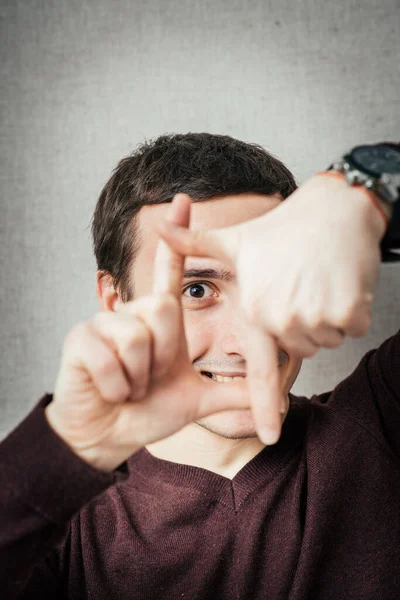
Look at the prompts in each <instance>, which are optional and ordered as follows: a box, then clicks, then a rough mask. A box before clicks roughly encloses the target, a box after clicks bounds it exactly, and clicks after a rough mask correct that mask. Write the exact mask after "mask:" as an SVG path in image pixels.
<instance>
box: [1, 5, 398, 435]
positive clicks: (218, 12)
mask: <svg viewBox="0 0 400 600" xmlns="http://www.w3.org/2000/svg"><path fill="white" fill-rule="evenodd" d="M0 15H1V16H0V19H1V21H0V27H1V30H0V56H1V59H2V60H1V71H0V85H1V90H0V107H1V113H2V114H1V130H0V135H1V137H0V144H1V149H0V152H1V154H0V155H1V172H0V177H1V181H0V186H1V216H0V236H1V237H0V243H1V256H0V261H1V264H0V266H1V277H2V285H1V287H0V310H1V324H0V335H1V348H0V353H1V355H0V386H1V388H0V389H1V400H0V415H1V419H0V421H1V422H0V434H4V433H6V432H7V431H8V430H9V429H10V428H11V427H12V426H13V425H14V424H15V423H16V422H17V421H18V420H19V419H20V418H21V417H22V416H23V415H24V414H25V413H26V412H27V410H28V409H29V408H30V407H31V406H32V405H33V404H34V403H35V402H36V401H37V399H38V398H39V396H40V395H41V394H42V393H43V392H45V391H51V390H52V389H53V385H54V379H55V375H56V372H57V365H58V361H59V352H60V347H61V344H62V340H63V338H64V336H65V334H66V333H67V331H68V330H69V329H70V327H71V326H72V325H73V324H74V323H75V322H77V321H80V320H82V319H85V318H88V317H89V316H90V315H91V314H92V313H93V312H94V311H95V310H96V309H97V299H96V295H95V263H94V260H93V258H92V254H91V247H90V238H89V221H90V217H91V213H92V211H93V208H94V205H95V202H96V199H97V196H98V193H99V191H100V189H101V187H102V185H103V183H104V182H105V180H106V179H107V178H108V176H109V173H110V171H111V169H112V168H113V167H114V165H115V164H116V162H117V160H118V159H119V158H121V157H122V156H124V155H125V154H127V153H128V152H130V151H131V150H132V149H133V148H134V146H135V145H136V144H137V143H138V142H139V141H142V140H143V139H144V138H146V137H149V136H156V135H158V134H161V133H164V132H186V131H189V130H191V131H204V130H206V131H210V132H217V133H228V134H231V135H234V136H236V137H239V138H242V139H244V140H248V141H255V142H258V143H260V144H263V145H264V146H266V147H267V148H269V149H270V150H272V151H273V152H274V153H275V154H277V155H278V156H280V157H281V158H282V159H283V160H285V161H286V163H287V164H288V166H289V167H291V168H292V170H293V171H294V172H295V174H296V176H297V177H298V179H299V180H300V181H301V180H303V179H304V178H305V177H307V176H309V175H310V174H311V173H313V172H315V171H317V170H320V169H322V168H324V167H325V166H326V165H327V164H329V163H330V161H331V160H332V158H334V157H336V156H338V155H339V154H340V153H341V152H342V151H344V150H346V149H348V148H349V147H351V146H352V145H354V144H356V143H358V142H368V141H378V140H381V139H399V138H400V124H399V108H400V106H399V91H400V90H399V81H400V80H399V64H400V45H399V44H400V42H399V39H400V38H399V31H400V5H399V2H398V0H346V2H344V0H341V1H337V2H334V3H332V2H329V3H328V2H323V1H321V0H297V1H296V2H295V1H294V0H292V1H290V0H280V1H279V2H273V1H272V0H247V1H246V2H243V1H242V0H240V1H239V0H198V1H197V2H193V1H190V0H179V1H177V0H175V1H174V2H172V1H170V2H168V1H166V0H147V1H146V2H139V1H136V2H135V1H131V0H70V1H68V2H62V1H61V0H58V1H57V0H46V1H44V0H41V1H40V0H36V1H34V0H32V1H29V0H27V1H25V2H24V1H17V0H9V1H6V0H0ZM327 243H329V238H328V234H327ZM399 297H400V267H398V266H396V265H387V266H385V267H383V268H382V273H381V280H380V285H379V291H378V295H377V298H376V302H375V306H374V322H373V326H372V327H371V330H370V332H369V333H368V335H367V336H366V337H365V338H363V339H361V340H359V339H358V340H351V339H349V340H347V342H346V343H345V345H344V346H343V347H342V348H340V349H339V350H336V351H321V352H320V353H319V354H318V355H317V356H316V357H315V358H313V359H312V360H308V361H306V362H305V364H304V367H303V371H302V374H301V375H300V377H299V379H298V382H297V383H296V386H295V388H294V391H295V392H297V393H305V394H311V393H313V392H318V391H323V390H328V389H330V388H331V387H332V386H333V385H335V383H337V382H338V381H339V380H340V379H342V378H343V377H344V376H346V375H347V374H348V373H349V372H350V371H351V370H352V368H353V367H354V366H355V364H356V363H357V362H358V360H359V358H360V357H361V356H362V354H363V353H364V352H365V351H366V350H368V349H370V348H373V347H375V346H376V345H377V344H379V343H380V342H381V341H383V340H384V339H385V338H386V337H388V336H389V335H391V334H392V333H394V332H395V331H396V329H398V327H399V312H400V311H399V308H398V298H399Z"/></svg>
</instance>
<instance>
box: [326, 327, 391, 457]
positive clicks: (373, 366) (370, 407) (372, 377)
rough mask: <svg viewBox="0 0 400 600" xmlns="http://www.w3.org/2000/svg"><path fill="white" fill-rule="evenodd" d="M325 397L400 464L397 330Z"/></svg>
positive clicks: (369, 353)
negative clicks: (367, 432)
mask: <svg viewBox="0 0 400 600" xmlns="http://www.w3.org/2000/svg"><path fill="white" fill-rule="evenodd" d="M323 396H326V399H327V400H328V404H330V405H331V406H332V407H336V408H337V409H339V410H340V411H341V412H343V413H346V414H347V415H348V416H350V417H351V418H352V419H353V420H354V421H355V422H357V423H358V424H359V425H360V426H361V427H363V428H364V429H365V430H367V431H369V433H370V434H371V435H372V436H373V437H374V438H375V440H376V441H377V442H378V443H380V444H381V445H384V446H385V447H386V448H387V449H388V450H389V452H390V453H391V455H392V456H393V457H394V458H395V460H396V461H400V330H399V331H398V332H397V333H396V334H395V335H393V336H392V337H390V338H388V339H387V340H386V341H384V342H383V343H382V344H381V345H380V346H379V347H378V348H377V349H374V350H370V351H369V352H367V354H365V356H364V357H363V358H362V359H361V361H360V363H359V365H358V366H357V367H356V369H355V370H354V372H353V373H352V374H351V375H350V376H349V377H347V378H346V379H345V380H344V381H342V382H341V383H340V384H339V385H338V386H337V387H336V388H335V389H334V390H333V392H331V393H329V394H326V395H322V397H323Z"/></svg>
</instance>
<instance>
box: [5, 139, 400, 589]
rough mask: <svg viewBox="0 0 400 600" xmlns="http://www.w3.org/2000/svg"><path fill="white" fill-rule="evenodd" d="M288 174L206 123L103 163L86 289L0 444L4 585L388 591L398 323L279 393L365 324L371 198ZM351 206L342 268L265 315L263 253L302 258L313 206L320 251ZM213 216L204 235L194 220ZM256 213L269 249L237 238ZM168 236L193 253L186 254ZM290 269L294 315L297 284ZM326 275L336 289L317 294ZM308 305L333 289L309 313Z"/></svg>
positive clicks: (336, 241)
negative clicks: (317, 386)
mask: <svg viewBox="0 0 400 600" xmlns="http://www.w3.org/2000/svg"><path fill="white" fill-rule="evenodd" d="M328 181H329V183H328ZM294 189H295V183H294V180H293V178H292V176H291V175H290V173H289V172H288V171H287V169H286V168H285V167H284V166H283V165H282V164H281V163H280V162H279V161H277V160H276V159H274V158H273V157H271V156H270V155H268V154H267V153H266V152H265V151H263V150H262V149H260V148H258V147H255V146H251V145H248V144H244V143H242V142H238V141H237V140H232V139H231V138H228V137H225V136H211V135H208V134H188V135H186V136H185V135H180V136H170V137H163V138H159V139H158V140H156V141H155V142H154V143H151V144H145V145H144V146H143V147H141V148H140V149H139V150H138V151H137V152H136V153H134V155H133V156H132V157H128V158H127V159H124V161H122V162H121V163H120V165H119V166H118V168H117V170H116V172H115V173H114V175H113V176H112V178H111V180H110V181H109V182H108V184H107V185H106V187H105V189H104V190H103V193H102V195H101V196H100V199H99V202H98V205H97V207H96V212H95V217H94V221H93V233H94V245H95V253H96V257H97V261H98V267H99V274H98V294H99V298H100V303H101V308H102V309H103V310H102V312H101V313H98V314H97V315H95V317H94V318H93V319H91V320H90V321H89V322H87V323H82V324H80V325H78V326H77V327H75V328H74V329H73V330H72V331H71V333H70V334H69V335H68V336H67V339H66V342H65V345H64V351H63V357H62V361H61V366H60V371H59V376H58V379H57V382H56V386H55V392H54V396H53V397H51V396H46V397H45V398H44V399H43V400H42V401H41V403H40V404H39V405H38V406H37V407H36V408H35V409H34V411H33V412H32V413H31V415H29V416H28V417H27V418H26V419H25V421H24V422H23V423H21V425H20V426H19V427H18V428H17V429H16V430H15V431H14V432H13V433H12V434H11V435H10V436H9V437H8V438H7V439H6V440H5V441H4V442H3V443H2V444H1V451H2V465H3V480H2V490H3V491H2V494H1V496H0V497H1V501H2V506H3V509H2V518H3V519H4V523H2V527H1V534H0V542H1V548H2V552H3V554H2V556H1V558H2V561H1V564H2V571H3V572H2V579H3V581H4V587H3V589H4V590H6V594H7V595H6V597H10V598H12V597H16V598H36V597H37V598H39V597H40V598H54V597H67V598H74V599H79V598H88V597H89V598H90V597H93V598H99V599H102V598H131V597H132V598H138V599H141V598H143V599H145V598H166V599H168V598H179V597H185V598H197V599H200V598H201V599H203V598H210V599H211V598H213V599H214V598H227V599H228V598H229V599H230V598H255V599H257V598H266V597H268V598H277V599H278V598H279V599H281V598H282V599H284V598H285V599H287V598H290V599H291V600H297V599H300V598H323V599H330V598H332V599H333V598H335V599H337V598H341V597H342V598H349V597H355V598H376V599H379V598H382V599H383V598H385V600H388V599H390V598H395V597H397V595H398V584H397V583H396V580H398V578H399V576H400V545H399V541H400V517H399V514H398V512H399V511H398V505H399V500H400V481H399V477H398V475H399V474H398V469H399V466H398V465H399V454H400V446H399V442H398V437H399V436H398V431H399V426H400V423H399V420H400V413H399V405H398V402H399V397H400V381H399V376H398V365H399V356H400V340H399V334H397V335H396V336H394V337H393V338H390V339H389V340H387V341H386V342H385V343H384V344H383V345H382V346H381V347H380V348H379V350H377V351H371V352H370V353H368V354H367V355H366V356H365V357H364V359H363V360H362V361H361V363H360V365H359V366H358V367H357V369H356V370H355V372H354V373H353V374H352V375H351V376H350V377H349V378H347V379H346V380H345V381H344V382H342V383H341V384H340V385H339V386H338V387H337V388H335V390H334V391H333V392H329V393H326V394H322V395H320V396H314V397H313V398H312V399H311V400H308V399H306V398H301V397H295V396H293V395H292V394H290V388H291V386H292V385H293V382H294V381H295V378H296V376H297V374H298V372H299V369H300V366H301V356H312V355H313V354H314V353H315V351H316V348H317V347H318V346H320V345H323V346H326V347H332V348H334V347H337V346H338V345H340V343H342V340H343V335H344V334H347V335H362V334H363V333H364V332H365V331H366V329H367V328H368V325H369V321H368V316H369V306H370V303H371V296H372V294H373V291H374V287H375V285H376V279H377V273H378V268H377V267H378V262H379V244H380V242H381V240H382V238H383V236H384V234H385V227H386V226H385V220H384V219H385V218H387V219H389V218H390V216H391V208H390V207H388V206H387V205H386V204H385V202H380V200H379V205H378V209H379V210H377V209H376V206H373V204H372V202H370V201H369V199H368V198H366V196H365V194H364V192H363V191H362V190H360V189H356V188H354V189H352V188H350V187H349V186H348V185H347V184H346V183H345V182H343V181H337V180H333V179H329V178H327V177H326V178H323V177H322V176H319V177H316V178H314V179H313V180H311V183H308V184H305V186H304V187H303V188H301V189H300V190H299V191H298V192H296V193H294V194H293V193H292V192H293V191H294ZM304 189H305V190H306V192H303V194H302V195H301V194H300V192H301V191H302V190H304ZM182 192H183V194H181V193H182ZM332 192H333V193H334V196H335V199H336V201H337V203H336V205H335V206H336V207H335V206H331V211H330V213H329V215H328V214H326V208H327V205H328V204H327V203H328V201H330V200H331V197H330V194H331V193H332ZM176 194H178V196H177V197H176V199H175V200H174V202H173V204H172V206H171V207H170V206H168V205H167V203H168V202H170V200H171V199H172V197H174V196H175V195H176ZM185 194H188V195H189V196H190V197H191V198H192V201H193V202H192V204H190V202H188V196H186V195H185ZM296 194H298V195H297V196H296ZM324 194H325V195H326V198H325V199H321V195H322V196H323V195H324ZM288 196H290V198H289V199H288V200H285V201H284V202H282V200H283V199H284V198H287V197H288ZM306 197H307V201H305V198H306ZM349 198H351V201H350V202H349V201H348V200H349ZM318 201H319V202H318ZM286 207H287V208H286ZM307 211H308V212H307ZM319 211H320V212H319ZM379 212H380V213H381V214H379ZM304 214H306V215H307V217H308V221H309V222H310V223H311V225H310V231H309V232H307V231H306V230H304V229H303V230H302V229H301V228H300V232H298V230H299V223H304V222H305V219H304ZM311 215H312V216H311ZM165 216H168V218H169V219H170V220H171V221H172V223H175V224H176V225H180V226H183V227H187V226H188V225H189V217H191V223H190V225H191V228H192V229H195V230H196V229H197V230H198V233H197V236H196V237H195V238H194V240H193V236H192V237H191V238H188V237H185V235H184V234H185V233H187V232H185V231H183V232H182V231H181V230H178V231H177V230H176V229H175V230H174V228H173V227H172V226H171V227H170V228H168V227H164V229H160V227H159V224H160V222H161V221H162V220H163V218H164V217H165ZM382 216H383V217H384V218H382ZM291 218H292V221H291ZM296 218H297V222H296ZM249 220H252V221H250V222H249V223H246V224H243V225H239V224H241V223H243V222H245V221H249ZM293 220H294V221H295V222H293ZM349 220H350V221H351V223H352V232H353V238H354V239H352V240H351V241H352V243H353V244H354V247H355V249H356V250H357V252H356V256H357V260H356V261H355V262H354V263H353V275H356V278H355V279H356V281H355V283H353V282H352V280H351V279H347V280H346V278H344V280H340V278H339V279H337V280H336V285H335V286H334V288H333V290H332V289H331V290H329V293H328V294H327V296H326V298H325V299H323V298H322V296H321V295H320V289H321V283H320V281H319V278H318V277H317V278H316V279H315V280H314V279H311V281H309V282H308V286H306V287H307V292H308V293H310V290H311V289H314V290H315V289H316V290H317V292H318V294H316V295H317V296H318V299H317V300H318V301H317V300H315V298H312V296H311V299H312V300H313V302H312V308H313V310H312V311H311V312H310V313H309V314H308V317H307V319H308V320H307V319H306V320H305V324H304V323H303V324H301V325H300V326H299V325H298V324H294V326H293V323H289V325H283V326H282V322H285V320H286V321H287V319H286V317H287V313H283V316H282V313H281V315H278V316H277V318H276V319H275V318H272V317H270V321H271V322H269V320H268V314H264V312H263V311H264V301H263V299H261V300H260V298H259V297H258V298H257V294H255V293H254V289H256V288H257V289H258V290H262V291H263V292H264V291H265V290H268V285H270V282H271V280H272V281H273V279H274V277H276V275H277V273H279V276H280V280H281V281H280V287H281V288H285V284H286V282H287V281H289V283H290V284H291V285H292V284H293V281H296V278H294V277H293V275H294V274H295V273H296V272H297V271H298V265H299V264H300V263H301V259H303V262H304V260H305V258H307V259H309V258H310V256H312V252H311V253H310V251H311V250H313V252H314V255H313V256H314V262H315V263H316V264H317V265H319V266H320V265H321V260H320V257H319V255H316V254H315V250H316V248H318V246H317V245H315V243H316V241H318V236H320V239H321V240H323V239H324V237H326V232H324V231H322V233H318V231H317V232H316V230H317V229H321V230H323V229H324V223H325V222H328V223H329V231H330V234H331V241H332V243H331V246H330V247H329V249H327V250H325V252H324V253H322V252H321V254H324V255H325V260H326V259H327V257H328V260H329V259H331V258H332V256H333V257H337V256H338V255H339V256H340V251H341V247H342V245H343V243H344V242H343V240H341V239H340V237H341V236H340V234H339V232H340V231H342V229H343V228H344V230H345V231H346V235H345V238H344V241H345V242H346V243H348V239H349V237H350V236H349V235H348V231H349V230H348V229H346V228H348V227H349V226H348V223H349ZM315 223H318V224H319V225H320V227H319V228H316V227H315ZM260 224H261V225H260ZM230 226H235V227H232V230H229V227H230ZM211 227H221V228H223V230H222V231H223V236H224V237H223V240H224V242H221V239H222V238H218V234H216V233H212V234H211V236H210V234H201V232H202V231H203V230H206V229H210V228H211ZM227 227H228V229H225V228H227ZM287 230H288V233H287ZM259 231H261V232H262V233H260V235H261V237H262V239H263V240H265V239H266V238H268V235H267V234H270V235H271V242H270V243H272V244H273V245H272V249H273V250H274V251H275V252H276V256H275V257H274V260H272V259H271V255H268V254H266V255H263V256H258V257H255V256H252V255H251V248H253V247H256V248H257V249H258V251H259V250H260V248H262V247H263V248H264V249H265V248H266V245H267V242H263V243H264V246H262V243H261V242H260V240H259V239H258V238H257V232H259ZM296 231H297V233H296ZM232 232H233V233H232ZM249 232H250V233H251V234H252V235H250V233H249ZM158 233H161V234H162V235H163V236H164V237H165V239H168V241H169V243H170V244H171V245H172V246H174V247H175V251H173V250H172V249H170V248H167V247H166V246H165V244H164V243H163V242H159V238H158ZM188 235H189V234H188ZM207 235H208V237H207ZM179 236H180V237H179ZM286 236H288V237H286ZM290 236H292V237H293V236H295V241H296V242H297V249H298V256H293V254H291V255H290V258H292V263H293V264H292V263H290V262H288V261H287V260H286V256H285V241H287V240H290ZM296 236H297V237H296ZM313 236H314V237H313ZM303 237H306V238H307V239H308V238H312V237H313V241H314V245H313V244H311V245H310V248H307V243H304V242H303V246H301V240H302V238H303ZM196 240H197V241H196ZM204 240H206V241H207V240H208V241H209V242H210V244H211V245H210V248H205V247H204ZM249 240H250V241H249ZM250 242H252V243H250ZM290 243H291V244H292V243H293V242H290ZM224 244H225V245H224ZM321 247H322V246H321ZM332 248H333V250H332ZM176 250H180V251H181V252H185V253H193V254H200V255H202V257H201V258H197V259H195V258H189V259H187V261H186V262H185V265H184V260H183V255H182V254H180V253H179V252H176ZM363 251H365V252H366V253H367V257H366V258H365V252H364V253H363ZM209 252H211V253H213V252H214V254H216V256H217V258H215V257H214V258H213V259H209V258H206V257H205V256H204V255H205V254H207V253H209ZM330 253H332V256H331V254H330ZM270 254H271V253H270ZM360 256H361V258H360ZM362 257H363V258H362ZM255 258H257V259H258V264H257V265H255V264H254V263H255ZM267 259H268V260H267ZM349 260H350V264H352V263H351V259H349ZM273 262H275V263H276V264H277V265H278V268H277V270H276V272H273V273H271V272H270V271H269V270H268V269H267V270H266V269H265V263H267V264H268V265H269V266H271V264H272V263H273ZM322 262H323V261H322ZM332 264H334V263H332ZM255 266H256V267H257V269H255ZM327 266H330V263H329V262H328V263H327V264H325V269H322V270H321V271H320V272H319V271H318V269H316V271H315V272H313V273H312V275H313V276H316V275H320V274H321V273H324V274H325V273H326V271H327V268H326V267H327ZM355 266H356V267H357V268H355ZM331 270H332V271H335V270H336V273H337V272H338V271H339V269H338V267H337V265H335V266H334V268H333V267H332V269H331ZM341 270H342V271H344V272H345V273H346V276H348V275H349V274H350V270H347V268H346V267H345V266H344V265H343V267H341ZM246 273H251V276H252V277H251V279H247V280H246ZM255 274H257V275H258V277H259V278H260V282H258V284H257V285H255V284H254V275H255ZM236 277H237V278H238V280H239V283H240V293H238V287H237V282H236V279H235V278H236ZM326 281H327V282H328V283H329V282H330V279H329V276H328V277H327V278H326ZM246 283H247V284H248V288H249V289H250V290H251V289H253V293H252V294H250V295H248V296H246V293H247V290H246V289H245V288H246ZM298 283H299V282H298ZM311 283H314V288H313V287H312V286H311V285H310V284H311ZM273 285H274V289H275V290H276V291H277V296H279V293H278V287H279V286H278V285H277V284H276V282H275V283H274V284H273ZM343 285H344V286H346V285H349V286H350V287H349V289H348V290H346V287H345V289H343V288H342V286H343ZM274 289H273V290H272V291H271V294H272V293H273V292H274ZM291 289H292V290H294V291H295V292H296V295H299V292H301V293H300V297H299V298H297V301H296V302H293V305H294V306H295V307H296V309H297V313H296V311H294V312H295V314H298V313H300V314H302V312H301V310H300V311H299V310H298V307H304V305H305V304H307V302H305V301H304V299H305V298H306V299H307V295H306V294H304V289H305V288H302V287H301V285H298V286H297V288H296V286H293V287H292V288H291ZM268 291H269V290H268ZM346 292H348V294H347V295H348V296H349V297H350V303H349V301H348V300H347V301H345V302H339V299H338V298H335V297H334V293H336V294H338V295H339V294H341V295H343V294H346ZM282 297H283V298H285V294H283V296H282ZM332 297H333V298H334V300H337V301H336V302H333V303H332V302H329V300H332ZM308 298H310V297H308ZM321 298H322V299H323V300H324V302H322V300H321ZM129 300H131V301H130V302H128V301H129ZM246 300H248V304H249V306H250V310H249V311H248V307H247V306H246ZM265 300H266V302H265V303H266V304H267V305H268V299H267V298H266V299H265ZM269 302H270V307H271V306H272V307H273V305H274V304H275V303H273V302H271V300H270V301H269ZM308 304H310V303H308ZM321 304H323V305H324V309H325V308H326V307H328V309H329V307H332V306H333V308H334V310H328V311H326V314H325V315H322V313H321V312H320V315H319V317H318V319H316V318H315V316H316V314H317V312H318V311H320V307H321ZM349 304H350V305H351V306H349ZM338 305H339V309H338V308H337V306H338ZM182 309H183V311H182ZM246 311H248V312H249V314H247V313H246ZM292 313H293V310H292ZM310 315H311V316H310ZM321 315H322V316H321ZM274 328H275V329H274ZM272 334H273V335H272ZM307 334H309V336H308V339H307ZM274 352H275V354H274ZM266 360H267V361H268V362H267V363H266V364H267V367H266V369H267V370H266V371H265V367H264V366H263V365H264V362H265V361H266ZM261 368H262V369H264V370H263V371H260V369H261ZM268 370H269V373H270V374H271V377H270V376H269V374H268ZM271 381H272V383H271ZM249 408H250V409H251V410H249ZM281 421H283V426H282V432H281V435H280V439H279V441H278V442H277V443H276V444H274V442H275V441H276V438H277V437H278V435H277V434H279V431H278V430H279V429H280V427H281ZM267 428H269V429H272V432H275V433H274V435H275V438H273V437H271V435H273V434H271V433H270V434H268V433H267V431H266V429H267ZM256 431H258V432H259V434H260V436H259V437H257V435H256ZM268 435H270V437H268ZM260 438H261V439H263V440H264V442H265V443H269V444H271V445H265V443H263V442H262V441H261V439H260ZM5 565H6V567H5Z"/></svg>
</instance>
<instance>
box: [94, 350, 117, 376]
mask: <svg viewBox="0 0 400 600" xmlns="http://www.w3.org/2000/svg"><path fill="white" fill-rule="evenodd" d="M116 364H117V359H116V358H114V357H112V356H107V355H102V356H99V357H98V358H97V360H96V364H95V365H94V368H93V369H94V371H95V373H97V374H98V375H102V376H106V375H110V374H111V373H113V372H114V371H115V368H116Z"/></svg>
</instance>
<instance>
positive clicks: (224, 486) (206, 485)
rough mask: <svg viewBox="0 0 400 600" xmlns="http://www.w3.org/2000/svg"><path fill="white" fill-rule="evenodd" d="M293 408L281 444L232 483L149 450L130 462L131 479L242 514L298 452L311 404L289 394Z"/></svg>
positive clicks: (261, 454) (264, 452) (263, 452)
mask: <svg viewBox="0 0 400 600" xmlns="http://www.w3.org/2000/svg"><path fill="white" fill-rule="evenodd" d="M289 399H290V408H289V411H288V414H287V416H286V419H285V421H284V423H283V426H282V433H281V437H280V439H279V441H278V442H277V443H276V444H274V445H273V446H266V447H265V448H263V450H261V452H259V453H258V454H257V455H256V456H255V457H254V458H252V459H251V460H250V461H249V462H248V463H246V464H245V465H244V466H243V467H242V469H240V471H238V473H236V475H235V476H234V477H233V479H229V478H227V477H225V476H223V475H219V474H218V473H214V472H212V471H208V470H207V469H204V468H202V467H196V466H193V465H185V464H181V463H175V462H171V461H168V460H164V459H162V458H158V457H156V456H153V455H152V454H151V453H150V452H149V451H148V450H147V449H146V448H143V449H141V450H139V451H138V452H136V453H135V454H133V455H132V456H131V457H130V458H129V460H128V466H129V470H130V478H132V479H133V481H134V480H135V479H136V478H137V476H139V478H140V479H142V478H144V479H145V480H146V487H147V488H149V486H150V487H152V486H153V485H154V486H155V487H157V489H158V490H159V488H160V486H163V485H165V486H168V487H170V486H171V485H172V486H174V487H181V488H189V489H193V490H196V491H198V492H203V493H206V494H207V497H208V498H209V499H210V500H215V501H217V502H220V503H221V504H224V505H226V506H229V507H231V508H232V509H233V510H234V511H237V510H239V508H240V506H241V505H242V504H243V502H244V500H245V499H246V498H247V496H248V495H249V494H250V493H251V492H252V491H253V490H255V489H256V488H257V487H258V486H259V485H262V484H265V483H268V481H271V480H272V479H273V477H274V476H275V474H276V473H277V472H278V471H280V470H281V469H282V468H283V467H284V466H285V465H286V464H287V463H288V462H289V461H290V460H291V459H292V457H293V456H294V455H295V454H296V453H297V452H298V451H299V449H300V447H301V445H302V442H303V440H304V435H305V432H306V428H307V423H308V420H309V416H310V412H311V411H310V410H309V409H310V406H311V405H310V400H309V399H308V398H305V397H303V396H294V395H293V394H289Z"/></svg>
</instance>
